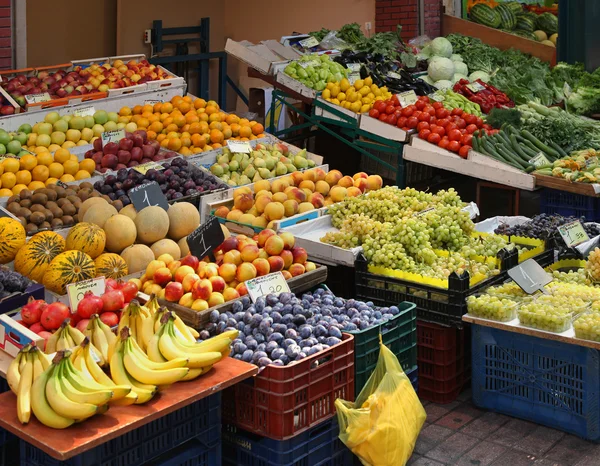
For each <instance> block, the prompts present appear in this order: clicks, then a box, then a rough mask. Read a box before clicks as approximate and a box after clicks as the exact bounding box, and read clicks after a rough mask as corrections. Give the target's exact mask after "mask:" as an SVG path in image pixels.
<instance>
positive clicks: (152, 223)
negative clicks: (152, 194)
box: [134, 206, 169, 244]
mask: <svg viewBox="0 0 600 466" xmlns="http://www.w3.org/2000/svg"><path fill="white" fill-rule="evenodd" d="M134 222H135V226H136V228H137V239H138V241H139V242H140V243H145V244H154V243H156V242H157V241H158V240H161V239H163V238H165V237H166V236H167V233H168V231H169V216H168V215H167V212H165V210H164V209H163V208H161V207H158V206H151V207H146V208H145V209H143V210H142V211H141V212H138V214H137V215H136V217H135V220H134Z"/></svg>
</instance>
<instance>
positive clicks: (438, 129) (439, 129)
mask: <svg viewBox="0 0 600 466" xmlns="http://www.w3.org/2000/svg"><path fill="white" fill-rule="evenodd" d="M431 132H432V133H436V134H439V135H440V137H441V136H444V135H445V134H446V130H445V129H444V127H443V126H436V127H435V129H432V130H431Z"/></svg>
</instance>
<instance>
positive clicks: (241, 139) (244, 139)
mask: <svg viewBox="0 0 600 466" xmlns="http://www.w3.org/2000/svg"><path fill="white" fill-rule="evenodd" d="M249 140H250V139H248V138H240V141H249Z"/></svg>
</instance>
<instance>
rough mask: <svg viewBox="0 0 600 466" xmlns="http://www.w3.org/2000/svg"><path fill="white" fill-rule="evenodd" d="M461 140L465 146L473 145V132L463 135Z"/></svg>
mask: <svg viewBox="0 0 600 466" xmlns="http://www.w3.org/2000/svg"><path fill="white" fill-rule="evenodd" d="M460 142H461V144H463V145H464V146H472V145H473V135H472V134H465V135H464V136H463V137H462V139H461V140H460Z"/></svg>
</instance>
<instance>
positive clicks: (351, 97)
mask: <svg viewBox="0 0 600 466" xmlns="http://www.w3.org/2000/svg"><path fill="white" fill-rule="evenodd" d="M359 99H360V94H359V93H358V92H353V93H352V94H350V95H346V100H349V101H350V102H356V101H357V100H359Z"/></svg>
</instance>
